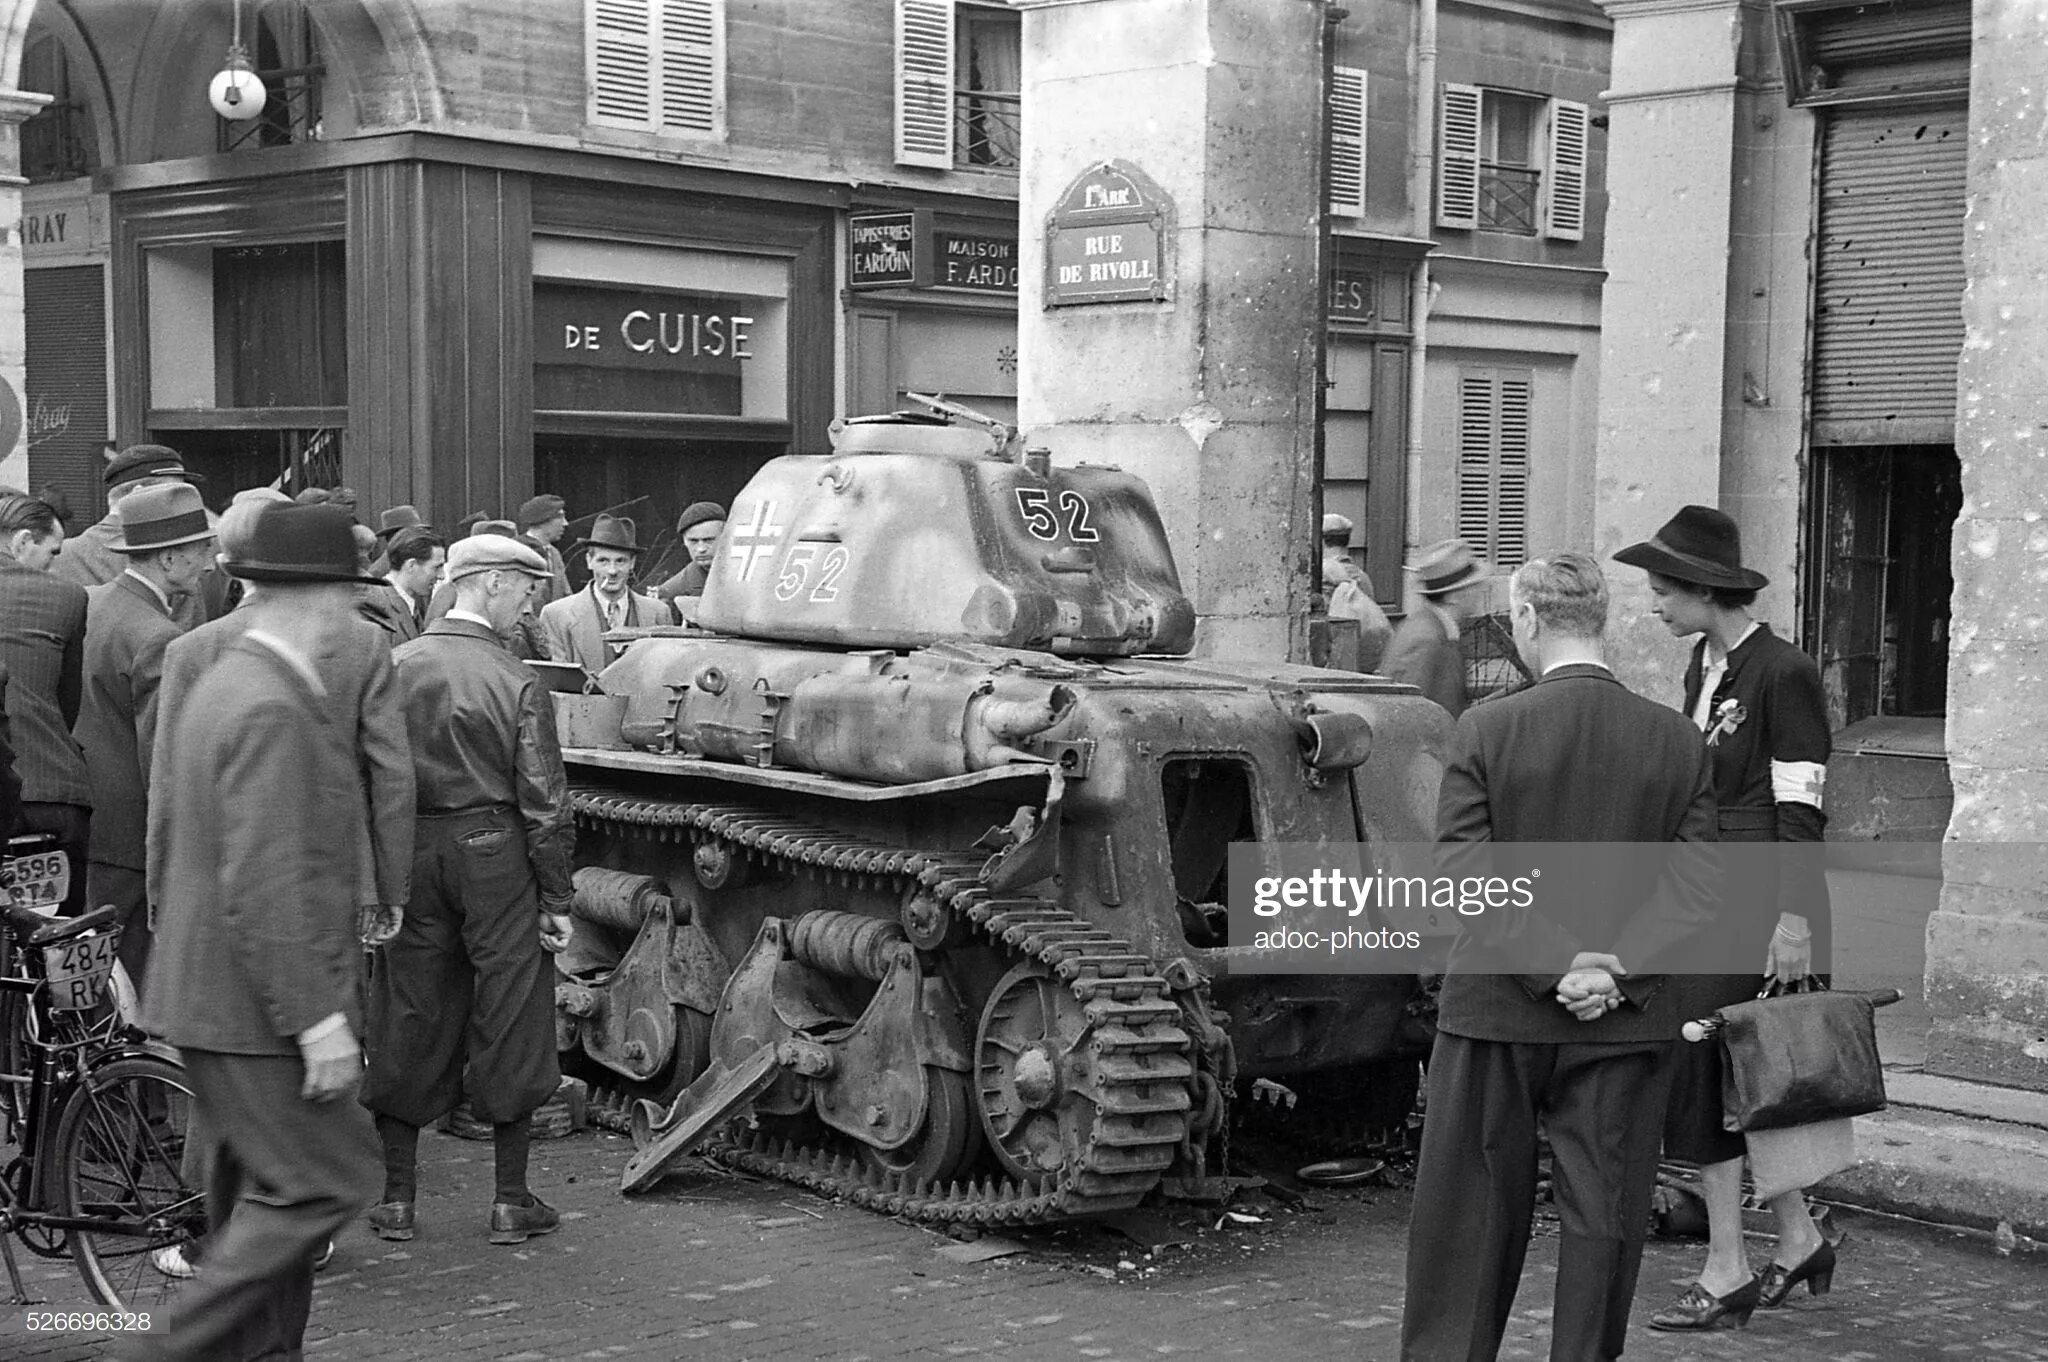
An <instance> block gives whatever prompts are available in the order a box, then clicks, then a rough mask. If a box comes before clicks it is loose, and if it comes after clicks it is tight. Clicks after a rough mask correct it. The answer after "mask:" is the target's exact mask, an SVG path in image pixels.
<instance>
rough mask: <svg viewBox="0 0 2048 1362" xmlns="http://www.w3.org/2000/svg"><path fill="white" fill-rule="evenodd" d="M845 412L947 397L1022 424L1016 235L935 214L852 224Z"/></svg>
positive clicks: (872, 214)
mask: <svg viewBox="0 0 2048 1362" xmlns="http://www.w3.org/2000/svg"><path fill="white" fill-rule="evenodd" d="M847 246H848V253H847V285H848V292H849V295H850V297H851V299H852V301H851V303H850V304H849V307H848V315H847V332H848V350H849V359H848V375H849V378H848V384H847V388H848V391H847V411H848V414H850V415H857V414H861V413H871V412H887V411H897V410H902V409H905V408H911V409H921V408H919V406H918V404H917V402H916V401H915V400H914V399H913V398H911V397H910V394H911V393H923V394H925V395H927V396H934V397H941V398H944V399H945V400H946V401H949V402H953V403H956V404H958V405H961V406H965V407H970V408H972V409H973V410H975V411H978V412H982V413H984V414H986V415H988V416H990V417H993V418H994V419H996V420H998V421H1002V422H1004V423H1005V424H1009V425H1014V424H1015V423H1016V420H1017V229H1016V223H1015V219H1014V217H1010V218H1004V219H992V218H977V217H966V216H955V215H953V214H950V213H946V212H938V211H934V210H931V209H884V210H867V211H856V212H854V213H853V214H851V215H850V216H849V218H848V220H847Z"/></svg>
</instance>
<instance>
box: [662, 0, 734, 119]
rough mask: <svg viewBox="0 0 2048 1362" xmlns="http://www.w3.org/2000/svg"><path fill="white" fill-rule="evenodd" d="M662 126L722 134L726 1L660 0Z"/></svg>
mask: <svg viewBox="0 0 2048 1362" xmlns="http://www.w3.org/2000/svg"><path fill="white" fill-rule="evenodd" d="M660 5H661V10H660V16H661V46H660V55H661V127H662V130H663V131H664V132H682V133H695V134H697V135H699V136H702V137H722V136H724V135H725V50H724V49H725V12H724V11H725V0H660Z"/></svg>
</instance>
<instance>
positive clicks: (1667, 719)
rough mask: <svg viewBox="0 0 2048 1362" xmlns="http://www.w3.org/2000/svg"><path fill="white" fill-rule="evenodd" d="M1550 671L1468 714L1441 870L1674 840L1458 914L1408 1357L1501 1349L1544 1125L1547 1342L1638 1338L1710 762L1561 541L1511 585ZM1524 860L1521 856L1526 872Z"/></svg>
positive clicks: (1599, 581) (1590, 860) (1581, 1355)
mask: <svg viewBox="0 0 2048 1362" xmlns="http://www.w3.org/2000/svg"><path fill="white" fill-rule="evenodd" d="M1510 604H1511V611H1512V618H1513V621H1514V632H1515V642H1516V646H1517V648H1518V649H1519V650H1520V652H1521V654H1522V656H1523V658H1524V659H1525V660H1526V661H1527V662H1528V663H1529V665H1530V667H1531V669H1532V670H1534V671H1535V672H1536V673H1537V674H1538V676H1539V677H1540V679H1539V680H1538V681H1537V683H1536V684H1535V685H1533V686H1531V687H1530V688H1529V689H1527V690H1524V691H1521V692H1518V693H1516V694H1513V695H1508V696H1504V697H1502V698H1500V699H1498V700H1495V701H1493V702H1491V703H1488V704H1485V705H1481V706H1478V707H1476V708H1474V709H1472V710H1470V711H1468V712H1467V713H1466V714H1465V715H1464V717H1463V718H1461V719H1460V720H1459V722H1458V727H1457V731H1456V734H1455V736H1454V737H1453V739H1452V742H1451V756H1450V761H1449V763H1448V765H1447V766H1446V767H1445V770H1444V778H1443V785H1442V787H1441V790H1440V792H1439V795H1438V804H1437V829H1438V830H1437V836H1438V840H1439V841H1440V842H1442V843H1444V844H1446V845H1445V848H1444V849H1445V851H1446V866H1447V868H1449V869H1451V870H1453V871H1454V872H1455V873H1457V874H1459V875H1461V876H1462V875H1464V874H1468V873H1470V872H1471V871H1472V870H1473V869H1474V867H1475V864H1476V862H1477V860H1478V858H1479V857H1481V856H1483V855H1485V854H1487V853H1489V852H1490V853H1491V855H1492V856H1493V857H1494V858H1495V859H1496V860H1497V861H1500V862H1502V863H1503V866H1511V865H1513V864H1515V863H1514V862H1512V860H1511V858H1512V857H1513V855H1514V853H1512V852H1506V853H1504V852H1503V851H1502V847H1503V845H1504V844H1512V843H1526V842H1539V843H1618V842H1645V843H1664V844H1673V843H1676V844H1680V845H1679V846H1677V847H1676V848H1672V847H1670V846H1667V847H1666V849H1665V851H1666V854H1663V855H1654V854H1650V853H1649V852H1648V850H1647V849H1646V851H1645V854H1643V855H1638V856H1629V855H1625V854H1618V853H1617V852H1616V851H1615V850H1614V849H1608V848H1601V847H1592V848H1586V849H1581V850H1580V851H1579V852H1578V853H1577V854H1573V853H1572V852H1571V851H1569V850H1565V849H1558V850H1557V851H1556V852H1555V853H1554V854H1552V853H1551V852H1550V851H1549V849H1545V850H1544V851H1539V852H1532V853H1530V854H1531V855H1532V856H1537V857H1540V860H1538V861H1537V864H1538V865H1539V866H1540V868H1541V871H1542V879H1541V880H1540V882H1539V883H1540V885H1541V893H1540V895H1539V896H1538V897H1537V898H1536V900H1535V902H1534V903H1533V904H1532V905H1530V906H1529V907H1527V908H1525V909H1520V910H1516V909H1503V910H1501V911H1499V912H1483V913H1481V914H1479V915H1477V916H1471V917H1466V918H1464V919H1463V927H1464V930H1462V931H1461V933H1460V935H1459V938H1458V940H1457V942H1456V944H1455V945H1454V946H1453V948H1452V952H1451V958H1450V963H1449V966H1448V970H1447V977H1446V978H1445V980H1444V986H1443V993H1442V996H1441V998H1440V999H1439V1003H1438V1015H1437V1039H1436V1047H1435V1050H1434V1051H1433V1053H1432V1054H1431V1056H1430V1062H1429V1106H1428V1110H1429V1120H1428V1121H1427V1122H1426V1123H1425V1124H1424V1126H1423V1136H1422V1156H1421V1162H1420V1165H1419V1167H1418V1169H1417V1175H1416V1184H1415V1203H1414V1204H1415V1210H1414V1218H1413V1220H1412V1222H1411V1223H1410V1227H1409V1240H1408V1296H1407V1302H1406V1308H1405V1312H1404V1318H1403V1320H1402V1330H1401V1356H1402V1358H1403V1360H1404V1362H1454V1360H1455V1362H1474V1360H1475V1359H1486V1358H1492V1357H1493V1356H1495V1355H1496V1353H1497V1352H1498V1350H1499V1348H1500V1342H1501V1337H1502V1334H1503V1332H1504V1331H1505V1329H1506V1327H1507V1321H1508V1316H1509V1313H1510V1311H1511V1310H1512V1308H1513V1305H1514V1297H1515V1288H1516V1285H1517V1283H1518V1282H1519V1281H1520V1279H1521V1275H1522V1259H1523V1255H1524V1253H1525V1251H1526V1249H1527V1244H1528V1237H1529V1224H1530V1219H1531V1216H1532V1214H1533V1209H1534V1198H1535V1190H1536V1151H1537V1126H1538V1122H1539V1119H1540V1121H1541V1124H1542V1126H1543V1128H1544V1129H1545V1130H1546V1131H1547V1133H1548V1135H1549V1137H1550V1144H1551V1151H1552V1158H1553V1186H1554V1188H1555V1196H1556V1201H1557V1208H1558V1215H1559V1218H1560V1220H1561V1222H1562V1225H1561V1229H1562V1233H1561V1235H1560V1237H1559V1242H1558V1273H1557V1297H1556V1309H1555V1310H1554V1312H1553V1314H1552V1322H1551V1346H1550V1356H1551V1357H1552V1359H1554V1362H1589V1359H1605V1358H1614V1357H1619V1356H1620V1355H1621V1350H1622V1343H1623V1338H1624V1335H1625V1333H1626V1330H1627V1327H1628V1310H1629V1302H1630V1299H1631V1297H1632V1296H1633V1295H1634V1292H1635V1281H1636V1273H1637V1269H1638V1267H1639V1266H1640V1264H1641V1261H1642V1247H1643V1236H1644V1233H1645V1230H1646V1228H1647V1224H1648V1219H1649V1208H1650V1194H1651V1191H1652V1189H1653V1187H1654V1184H1655V1180H1656V1171H1657V1150H1658V1142H1659V1139H1660V1138H1661V1135H1662V1131H1663V1102H1662V1094H1661V1091H1660V1088H1659V1080H1660V1072H1659V1070H1660V1063H1659V1060H1660V1057H1661V1055H1662V1054H1663V1053H1664V1051H1665V1050H1666V1048H1668V1046H1669V1044H1670V1042H1671V1041H1672V1040H1674V1039H1675V1038H1676V1037H1677V1035H1678V1028H1679V1026H1680V1025H1681V1024H1683V1022H1684V1021H1685V1018H1684V1017H1682V1016H1680V1015H1678V1010H1677V1008H1676V1007H1675V1006H1674V1004H1673V1002H1672V998H1671V997H1670V996H1669V992H1668V991H1667V990H1665V989H1663V988H1662V987H1661V984H1662V981H1661V980H1659V979H1657V978H1656V977H1654V976H1653V975H1652V973H1651V972H1650V971H1651V970H1652V969H1654V968H1656V967H1658V966H1659V965H1660V964H1661V965H1668V964H1669V963H1670V961H1669V956H1670V955H1671V954H1672V952H1673V950H1674V948H1676V947H1679V946H1680V945H1681V943H1683V942H1684V941H1685V940H1686V938H1687V937H1688V936H1690V935H1691V934H1692V933H1694V932H1695V931H1697V930H1698V929H1699V928H1700V927H1701V926H1702V925H1704V924H1705V923H1707V922H1708V921H1710V920H1711V919H1712V917H1713V910H1714V907H1715V904H1714V889H1713V877H1712V867H1711V864H1710V863H1709V862H1708V861H1707V858H1706V855H1705V853H1704V851H1703V850H1702V849H1701V848H1700V847H1699V846H1698V845H1695V844H1699V843H1705V842H1709V841H1712V840H1713V839H1714V794H1713V783H1712V782H1713V771H1712V767H1711V765H1710V764H1709V761H1708V757H1707V752H1706V748H1705V747H1704V746H1703V745H1702V744H1701V742H1700V736H1699V732H1698V730H1696V729H1695V728H1693V726H1692V725H1691V724H1690V723H1688V722H1686V721H1685V718H1684V716H1682V715H1679V714H1678V713H1677V711H1675V710H1672V709H1668V708H1666V707H1665V706H1662V705H1658V704H1655V703H1653V702H1651V701H1649V700H1646V699H1643V698H1642V697H1640V696H1637V695H1634V694H1632V693H1630V692H1629V691H1628V690H1626V689H1625V688H1624V687H1623V686H1622V685H1621V683H1620V682H1618V681H1616V680H1615V679H1614V675H1613V673H1612V672H1610V671H1609V670H1608V669H1607V666H1606V664H1605V663H1604V661H1603V660H1602V652H1601V641H1600V639H1601V633H1602V631H1603V630H1604V628H1605V625H1606V619H1607V585H1606V581H1605V579H1604V578H1603V577H1602V576H1601V574H1600V567H1599V564H1597V563H1595V562H1594V561H1593V560H1592V559H1590V558H1587V557H1585V556H1583V555H1580V554H1561V555H1558V556H1557V557H1555V558H1552V559H1549V560H1541V559H1539V560H1536V561H1533V562H1530V563H1526V564H1524V565H1523V566H1522V567H1521V568H1519V569H1518V570H1517V571H1516V572H1515V575H1514V578H1513V580H1512V582H1511V584H1510ZM1522 873H1526V870H1524V871H1523V872H1522Z"/></svg>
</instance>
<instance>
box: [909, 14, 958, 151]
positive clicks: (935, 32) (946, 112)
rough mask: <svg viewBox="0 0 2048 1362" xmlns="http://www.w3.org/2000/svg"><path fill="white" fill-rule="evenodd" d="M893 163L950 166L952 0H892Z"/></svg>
mask: <svg viewBox="0 0 2048 1362" xmlns="http://www.w3.org/2000/svg"><path fill="white" fill-rule="evenodd" d="M896 163H897V164H898V165H906V166H931V167H934V168H936V169H939V170H950V169H952V168H953V0H896Z"/></svg>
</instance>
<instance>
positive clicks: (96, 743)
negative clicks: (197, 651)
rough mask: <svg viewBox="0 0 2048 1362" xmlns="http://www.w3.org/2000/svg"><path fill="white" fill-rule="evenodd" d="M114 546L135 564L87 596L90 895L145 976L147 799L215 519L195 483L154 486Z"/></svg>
mask: <svg viewBox="0 0 2048 1362" xmlns="http://www.w3.org/2000/svg"><path fill="white" fill-rule="evenodd" d="M109 548H110V549H112V551H113V552H115V553H119V554H122V555H124V556H125V557H126V559H127V562H128V568H127V570H126V571H125V572H123V573H122V574H121V575H120V576H118V577H116V578H115V579H114V580H113V581H111V582H107V583H105V584H103V585H101V586H95V587H93V588H91V589H90V590H88V591H87V592H86V593H85V594H86V611H85V669H84V680H85V698H84V704H83V706H82V707H81V708H80V710H79V715H78V729H77V735H78V745H79V747H80V748H82V749H83V750H84V752H85V769H86V774H87V775H88V776H89V777H90V778H91V780H92V806H93V819H92V843H91V852H90V853H89V856H88V860H87V867H86V897H87V899H88V900H89V901H90V902H91V903H92V904H93V905H94V906H98V905H101V904H108V903H111V904H115V905H117V906H119V907H120V909H121V963H122V964H123V965H124V966H126V967H127V970H128V976H129V977H130V978H131V979H134V980H136V981H137V983H140V982H141V980H142V978H143V966H144V964H145V962H146V961H147V960H148V958H149V943H150V931H149V920H148V914H147V913H146V912H145V911H144V910H145V908H146V907H147V904H148V898H149V896H148V893H147V890H146V885H145V882H144V871H145V869H146V868H147V866H148V864H149V861H148V857H147V855H146V854H145V848H146V845H147V818H148V814H147V805H148V794H149V759H150V747H151V745H152V744H153V743H155V741H156V724H157V683H158V682H159V681H160V680H161V679H162V676H163V667H164V649H165V648H166V647H167V646H169V644H170V643H171V641H172V640H173V639H176V638H177V637H178V636H179V635H180V634H183V633H184V632H185V630H184V628H183V626H181V625H179V624H178V623H177V622H176V620H175V619H174V618H173V611H174V609H175V605H174V603H175V602H176V601H177V600H178V598H179V597H180V595H181V594H183V593H187V592H192V591H195V590H196V589H197V588H198V586H199V576H200V574H201V573H202V572H204V571H205V570H206V569H207V568H208V567H211V566H212V565H213V526H212V525H211V524H210V523H208V520H207V516H206V506H205V503H203V502H202V501H200V499H199V491H198V489H197V488H195V487H193V486H191V485H190V484H189V483H183V482H170V483H165V484H163V485H161V486H154V487H146V488H144V489H143V490H141V491H139V492H136V493H135V494H133V495H132V496H130V497H128V498H127V499H126V500H125V501H123V502H122V514H121V537H120V538H118V539H116V540H114V541H113V542H112V543H111V544H110V545H109Z"/></svg>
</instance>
